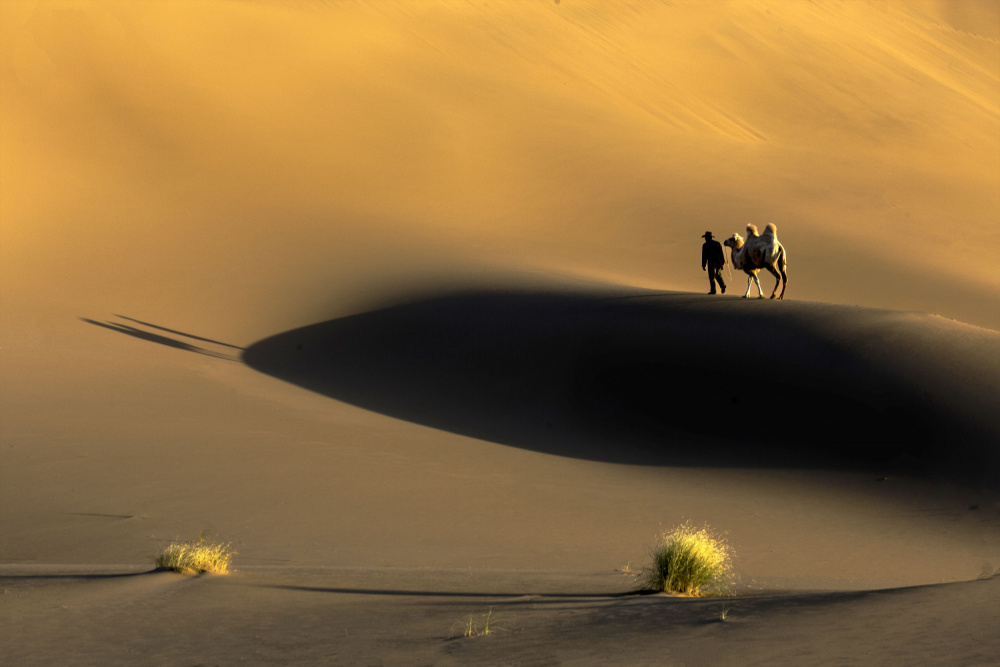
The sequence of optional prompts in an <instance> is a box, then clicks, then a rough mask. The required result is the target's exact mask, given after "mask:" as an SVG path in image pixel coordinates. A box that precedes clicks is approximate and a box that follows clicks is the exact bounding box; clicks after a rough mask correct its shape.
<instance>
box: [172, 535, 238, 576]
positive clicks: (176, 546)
mask: <svg viewBox="0 0 1000 667" xmlns="http://www.w3.org/2000/svg"><path fill="white" fill-rule="evenodd" d="M234 555H236V552H235V551H233V549H232V547H230V546H229V545H228V544H212V543H210V542H205V541H204V540H198V541H197V542H186V543H176V542H175V543H173V544H170V545H168V546H166V547H164V549H163V551H161V552H160V554H159V555H158V556H157V557H156V567H162V568H166V569H170V570H174V571H176V572H182V573H184V574H200V573H202V572H210V573H212V574H226V573H228V572H229V563H230V561H231V560H232V558H233V556H234Z"/></svg>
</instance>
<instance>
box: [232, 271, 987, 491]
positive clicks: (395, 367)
mask: <svg viewBox="0 0 1000 667" xmlns="http://www.w3.org/2000/svg"><path fill="white" fill-rule="evenodd" d="M932 319H933V318H931V317H930V316H926V315H920V314H913V313H898V312H894V311H882V310H871V309H861V308H854V307H847V306H836V305H829V304H816V303H805V302H767V303H762V302H756V301H744V300H742V299H736V298H732V299H731V298H717V297H713V298H708V297H705V296H703V295H697V296H695V295H689V294H679V293H650V292H638V291H632V292H630V293H604V292H598V291H593V292H576V293H574V292H567V291H562V292H557V291H551V292H546V291H531V290H511V291H476V292H466V293H457V294H444V295H437V296H429V297H426V298H423V299H418V300H415V301H413V302H410V303H405V304H402V305H397V306H393V307H388V308H385V309H382V310H377V311H374V312H369V313H364V314H360V315H355V316H351V317H346V318H342V319H336V320H331V321H328V322H322V323H319V324H314V325H312V326H306V327H303V328H300V329H295V330H293V331H288V332H285V333H281V334H278V335H276V336H273V337H271V338H267V339H265V340H262V341H260V342H257V343H255V344H254V345H252V346H250V347H248V348H247V349H246V351H245V352H244V354H243V361H244V362H245V363H246V364H248V365H249V366H251V367H252V368H254V369H256V370H258V371H261V372H263V373H267V374H269V375H272V376H274V377H277V378H280V379H283V380H286V381H288V382H291V383H294V384H297V385H300V386H302V387H305V388H308V389H310V390H313V391H316V392H319V393H321V394H325V395H327V396H330V397H332V398H336V399H338V400H341V401H345V402H347V403H351V404H354V405H357V406H361V407H364V408H368V409H370V410H374V411H377V412H380V413H383V414H386V415H391V416H393V417H398V418H401V419H405V420H409V421H412V422H416V423H419V424H425V425H427V426H432V427H434V428H438V429H443V430H446V431H451V432H455V433H461V434H465V435H469V436H473V437H476V438H480V439H483V440H488V441H493V442H497V443H503V444H507V445H513V446H517V447H522V448H527V449H532V450H536V451H540V452H546V453H549V454H555V455H561V456H570V457H578V458H585V459H592V460H599V461H608V462H615V463H631V464H647V465H648V464H653V465H690V466H761V467H819V468H830V469H864V470H870V471H872V472H877V473H881V474H886V473H890V472H891V473H900V472H907V473H909V472H918V473H919V472H933V471H942V470H946V471H948V472H950V473H954V474H957V475H958V476H963V477H964V476H967V475H968V474H973V475H974V476H975V475H978V473H979V472H982V470H983V466H984V465H986V466H992V468H987V472H988V473H989V474H994V473H995V471H996V465H995V464H996V452H995V449H996V448H995V447H993V446H991V445H989V443H990V442H991V441H996V439H997V434H998V433H1000V429H998V427H997V418H996V416H995V414H991V415H987V416H985V417H982V415H977V412H982V408H983V407H984V406H985V405H987V404H988V401H989V399H988V398H986V399H984V398H983V397H984V396H986V397H988V396H991V395H992V396H995V395H997V394H996V393H987V394H983V392H989V391H991V390H995V389H996V388H997V385H998V384H1000V383H998V381H997V378H998V376H1000V373H997V372H996V370H997V368H998V363H997V354H996V350H995V348H992V349H986V348H984V347H983V346H984V345H986V344H987V343H989V342H991V341H992V342H995V341H994V340H993V339H992V338H987V339H985V340H986V342H985V343H976V342H975V341H973V343H971V344H969V343H967V342H966V343H963V342H962V340H964V339H963V336H965V334H966V333H967V331H966V330H965V329H966V328H963V327H964V325H960V324H957V323H955V326H956V327H960V328H962V330H961V331H958V332H953V331H950V330H948V329H947V327H946V328H945V330H943V331H940V332H939V331H937V328H935V327H936V324H937V322H936V320H935V321H934V322H931V320H932ZM932 325H933V326H932ZM938 328H940V327H938ZM968 328H969V329H972V328H971V327H968ZM981 331H985V332H988V330H981ZM989 333H991V334H992V333H995V332H989ZM928 337H929V338H928ZM969 345H972V347H971V348H970V347H969ZM977 345H978V347H977ZM987 347H988V346H987ZM970 349H971V350H972V353H973V354H974V355H975V354H979V355H980V356H983V357H984V358H985V359H986V361H987V363H988V364H992V366H990V367H989V368H990V372H988V373H986V374H985V375H981V376H980V377H979V378H961V382H958V383H956V382H951V381H950V380H949V375H951V374H953V373H954V370H955V367H954V366H953V365H952V361H954V359H953V358H957V357H960V356H963V355H967V354H969V350H970ZM984 350H985V351H984ZM914 355H917V356H916V361H914V358H915V357H914ZM920 355H923V357H925V358H921V357H920ZM939 383H940V384H939ZM956 387H958V389H956ZM984 400H985V402H984ZM980 417H982V418H980ZM989 474H988V475H987V476H989Z"/></svg>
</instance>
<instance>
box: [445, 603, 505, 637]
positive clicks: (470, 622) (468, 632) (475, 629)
mask: <svg viewBox="0 0 1000 667" xmlns="http://www.w3.org/2000/svg"><path fill="white" fill-rule="evenodd" d="M492 620H493V609H490V610H489V612H487V613H485V614H482V615H481V616H480V617H479V618H478V619H477V618H476V617H475V616H469V618H467V619H466V620H464V621H459V622H458V623H456V624H455V625H460V626H461V635H462V636H463V637H488V636H489V635H491V634H494V633H495V632H496V627H495V626H491V623H492ZM455 625H453V626H452V635H451V636H453V637H454V636H455Z"/></svg>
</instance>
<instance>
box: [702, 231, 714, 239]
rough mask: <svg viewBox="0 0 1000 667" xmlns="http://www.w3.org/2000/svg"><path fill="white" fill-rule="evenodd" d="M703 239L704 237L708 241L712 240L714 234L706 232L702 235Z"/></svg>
mask: <svg viewBox="0 0 1000 667" xmlns="http://www.w3.org/2000/svg"><path fill="white" fill-rule="evenodd" d="M702 237H704V238H706V239H710V238H712V232H705V233H704V234H702Z"/></svg>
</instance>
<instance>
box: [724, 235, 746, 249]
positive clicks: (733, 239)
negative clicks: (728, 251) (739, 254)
mask: <svg viewBox="0 0 1000 667" xmlns="http://www.w3.org/2000/svg"><path fill="white" fill-rule="evenodd" d="M722 245H725V246H729V247H730V248H734V249H736V250H739V249H740V248H742V247H743V237H742V236H740V235H739V234H733V235H732V236H730V237H729V238H728V239H726V240H725V241H723V242H722Z"/></svg>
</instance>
